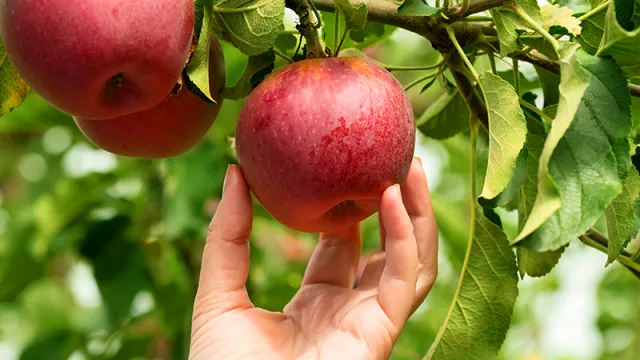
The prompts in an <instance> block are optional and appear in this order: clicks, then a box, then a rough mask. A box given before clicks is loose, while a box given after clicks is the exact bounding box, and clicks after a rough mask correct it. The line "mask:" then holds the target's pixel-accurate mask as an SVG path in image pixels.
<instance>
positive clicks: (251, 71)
mask: <svg viewBox="0 0 640 360" xmlns="http://www.w3.org/2000/svg"><path fill="white" fill-rule="evenodd" d="M275 60H276V55H275V53H274V52H273V51H267V52H265V53H262V54H260V55H255V56H250V57H249V61H248V62H247V66H246V67H245V69H244V73H243V74H242V77H241V78H240V80H239V81H238V83H236V84H235V85H234V86H232V87H228V88H226V89H224V91H223V92H222V96H223V97H225V98H227V99H232V100H238V99H242V98H244V97H246V96H248V95H249V94H250V93H251V91H253V89H254V88H255V87H256V86H258V84H259V83H260V82H262V80H263V79H264V78H265V76H267V75H268V74H269V73H270V72H271V71H272V70H273V68H274V66H275V65H274V62H275Z"/></svg>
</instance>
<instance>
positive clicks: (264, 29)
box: [213, 0, 284, 55]
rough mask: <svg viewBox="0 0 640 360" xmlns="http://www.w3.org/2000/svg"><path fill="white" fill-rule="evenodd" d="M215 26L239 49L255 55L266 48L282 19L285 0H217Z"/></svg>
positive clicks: (270, 45)
mask: <svg viewBox="0 0 640 360" xmlns="http://www.w3.org/2000/svg"><path fill="white" fill-rule="evenodd" d="M214 4H215V5H214V7H213V16H214V18H215V21H216V23H217V25H218V26H219V27H220V28H221V29H222V31H223V33H224V34H225V35H226V38H227V39H229V40H230V41H231V42H232V43H233V44H234V45H235V46H236V47H237V48H238V49H240V51H242V52H243V53H245V54H247V55H257V54H260V53H263V52H265V51H267V50H269V49H270V48H271V47H272V46H273V44H274V43H275V41H276V38H277V37H278V32H279V31H280V29H281V27H282V21H283V19H284V0H248V1H247V0H216V1H215V2H214Z"/></svg>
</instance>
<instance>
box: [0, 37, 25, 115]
mask: <svg viewBox="0 0 640 360" xmlns="http://www.w3.org/2000/svg"><path fill="white" fill-rule="evenodd" d="M28 92H29V85H27V83H26V82H25V81H24V80H23V79H22V77H20V75H19V74H18V73H17V72H16V69H15V67H14V66H13V64H12V63H11V60H9V56H8V55H7V51H6V49H5V47H4V43H3V42H2V39H0V116H2V115H4V114H7V113H9V112H11V111H12V110H13V109H15V108H17V107H18V106H20V105H21V104H22V102H23V101H24V99H25V98H26V97H27V93H28Z"/></svg>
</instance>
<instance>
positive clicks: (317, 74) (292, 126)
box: [235, 57, 416, 233]
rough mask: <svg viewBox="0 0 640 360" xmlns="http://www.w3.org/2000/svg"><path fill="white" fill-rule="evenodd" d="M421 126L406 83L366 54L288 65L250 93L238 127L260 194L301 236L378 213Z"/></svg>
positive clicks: (241, 155) (404, 168) (242, 158)
mask: <svg viewBox="0 0 640 360" xmlns="http://www.w3.org/2000/svg"><path fill="white" fill-rule="evenodd" d="M415 131H416V130H415V124H414V114H413V110H412V108H411V103H410V101H409V98H408V97H407V95H406V93H405V92H404V90H403V87H402V85H401V84H400V83H399V82H398V81H397V80H396V78H395V77H393V76H392V75H391V74H390V73H389V72H388V71H387V70H385V69H384V68H382V67H380V66H379V65H377V64H374V63H372V62H370V61H367V60H364V59H359V58H348V57H344V58H329V59H308V60H303V61H300V62H296V63H293V64H290V65H287V66H284V67H282V68H281V69H279V70H278V71H276V72H274V73H272V74H271V75H270V76H268V77H267V78H266V79H265V80H264V81H263V82H262V83H261V84H260V85H259V86H258V87H256V88H255V89H254V90H253V92H252V93H251V94H250V95H249V97H248V98H247V100H246V102H245V104H244V105H243V108H242V110H241V112H240V118H239V120H238V125H237V129H236V141H235V145H236V152H237V155H238V161H239V163H240V167H241V168H242V170H243V173H244V176H245V178H246V179H247V183H248V185H249V187H250V188H251V190H252V192H253V193H254V195H255V197H256V199H257V200H258V201H259V202H260V204H261V205H262V206H263V207H264V208H265V210H267V212H269V213H270V214H271V215H272V216H273V217H274V218H275V219H276V220H278V221H279V222H281V223H282V224H284V225H286V226H287V227H289V228H291V229H294V230H298V231H301V232H309V233H315V232H331V231H335V230H338V229H341V228H344V227H346V226H349V225H353V224H355V223H357V222H360V221H362V220H364V219H365V218H367V217H369V216H370V215H372V214H373V213H375V212H376V211H378V209H379V204H380V198H381V196H382V193H383V192H384V190H385V189H386V188H388V187H389V186H391V185H393V184H403V183H404V181H405V179H406V177H407V174H408V172H409V167H410V165H411V161H412V158H413V153H414V146H415V137H416V133H415Z"/></svg>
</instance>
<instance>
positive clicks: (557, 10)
mask: <svg viewBox="0 0 640 360" xmlns="http://www.w3.org/2000/svg"><path fill="white" fill-rule="evenodd" d="M540 15H541V17H542V22H541V23H540V25H542V27H543V28H545V29H546V30H549V31H550V32H551V34H552V35H554V34H563V35H566V34H572V35H574V36H578V35H580V33H581V31H582V28H581V27H580V20H578V18H576V17H575V16H573V10H571V9H569V8H568V7H566V6H563V7H560V6H559V5H557V4H556V5H543V6H541V7H540ZM556 27H560V28H563V29H564V30H565V31H560V30H558V29H554V28H556Z"/></svg>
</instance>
